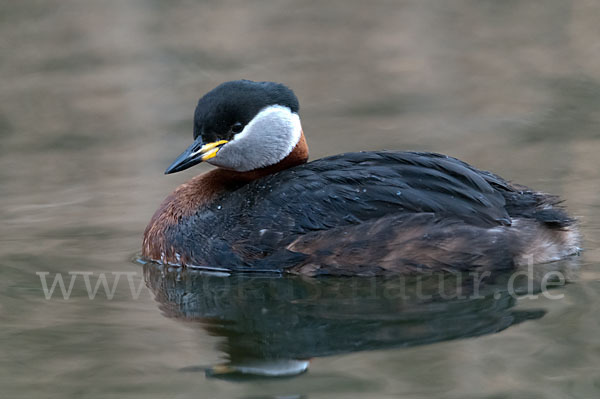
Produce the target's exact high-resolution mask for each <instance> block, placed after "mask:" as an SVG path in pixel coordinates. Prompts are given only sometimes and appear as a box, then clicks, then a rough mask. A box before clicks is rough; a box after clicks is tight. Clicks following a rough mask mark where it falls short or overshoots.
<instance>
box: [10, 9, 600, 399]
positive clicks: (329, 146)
mask: <svg viewBox="0 0 600 399" xmlns="http://www.w3.org/2000/svg"><path fill="white" fill-rule="evenodd" d="M599 37H600V4H599V3H597V2H593V1H584V0H581V1H558V0H547V1H543V2H542V1H492V0H484V1H467V0H462V1H459V0H450V1H433V0H414V1H383V0H375V1H363V0H360V1H350V0H344V1H341V0H340V1H321V2H314V1H308V0H301V1H278V2H275V1H273V2H268V1H240V0H238V1H229V0H227V1H216V0H215V1H192V0H177V1H166V0H162V1H161V0H147V1H143V0H100V1H76V0H45V1H38V0H18V1H17V0H14V1H12V0H4V1H1V2H0V56H1V62H0V143H1V144H0V215H1V219H0V221H1V223H0V397H2V398H11V399H12V398H127V399H128V398H231V397H241V398H258V397H285V398H363V397H369V398H395V397H403V398H435V397H440V398H442V397H443V398H504V397H507V398H508V397H526V398H595V397H598V394H599V393H600V322H599V320H600V317H599V314H600V271H599V269H598V268H599V267H600V251H599V250H598V248H599V244H600V215H599V213H600V157H599V155H598V153H599V152H600V40H598V38H599ZM238 78H248V79H253V80H274V81H280V82H284V83H286V84H287V85H289V86H290V87H291V88H293V89H294V90H295V91H296V94H297V95H298V97H299V99H300V102H301V117H302V121H303V127H304V131H305V133H306V136H307V138H308V141H309V145H310V148H311V157H312V158H313V159H316V158H319V157H322V156H325V155H329V154H334V153H339V152H345V151H356V150H369V149H384V148H385V149H412V150H428V151H436V152H443V153H447V154H449V155H452V156H455V157H459V158H461V159H464V160H465V161H467V162H469V163H471V164H473V165H476V166H478V167H480V168H484V169H488V170H493V171H494V172H496V173H498V174H500V175H502V176H504V177H505V178H508V179H512V180H516V181H518V182H519V183H522V184H526V185H529V186H532V187H534V188H536V189H539V190H543V191H548V192H552V193H555V194H558V195H561V196H562V197H563V198H564V199H565V200H566V202H565V204H566V205H567V206H568V209H569V210H570V212H571V213H572V214H573V215H575V216H576V217H577V218H578V219H579V223H580V226H581V230H582V233H583V237H584V240H583V248H584V251H583V253H582V254H581V256H579V257H577V258H576V259H572V260H571V262H569V265H568V268H569V270H570V272H569V276H568V280H569V284H567V285H565V286H561V287H556V288H554V289H552V290H551V291H550V293H551V294H552V295H551V297H552V298H554V299H552V298H550V297H549V296H544V295H538V297H537V298H535V299H534V298H529V297H524V296H515V295H509V294H508V292H507V291H506V289H504V288H502V287H505V286H506V282H507V280H506V279H507V276H500V277H498V279H497V280H495V281H490V282H488V283H487V284H486V285H485V286H484V287H483V288H482V290H481V293H480V295H478V298H477V299H461V298H446V297H440V296H439V295H438V296H435V295H434V296H433V297H428V298H425V299H423V295H416V294H415V292H416V291H415V290H418V289H424V290H425V291H426V290H427V289H430V288H431V287H432V286H434V285H435V284H437V283H435V284H434V283H433V282H432V281H431V279H426V281H425V282H424V284H423V286H417V285H415V282H414V281H406V280H398V279H385V280H381V279H375V280H373V279H371V280H367V279H342V280H336V279H320V280H315V279H298V278H273V277H270V276H229V277H226V276H215V275H206V274H202V273H198V272H184V273H177V272H176V271H169V270H167V269H164V268H161V267H158V266H156V265H145V266H143V265H141V264H138V263H135V262H133V261H132V259H134V258H135V256H136V254H137V253H138V252H139V250H140V241H141V235H142V232H143V229H144V227H145V225H146V223H147V221H148V220H149V218H150V216H151V215H152V213H153V212H154V210H155V209H156V207H157V206H158V204H159V203H160V201H161V200H162V198H164V197H165V196H166V195H167V194H168V193H169V192H170V191H171V190H172V189H174V188H175V187H176V186H177V185H178V184H180V183H182V182H184V181H185V180H187V179H189V178H191V177H192V176H194V174H197V173H200V172H202V171H206V170H208V167H206V166H199V167H196V168H193V169H192V170H189V171H186V172H183V173H179V174H176V175H169V176H164V175H163V171H164V169H165V168H166V166H168V164H169V163H170V162H171V161H172V160H173V159H174V158H175V157H176V156H177V155H178V154H179V153H180V152H181V151H182V150H183V149H184V148H185V147H187V145H188V144H189V143H190V142H191V135H192V132H191V126H192V115H193V109H194V106H195V102H196V101H197V99H198V97H199V96H200V95H202V94H203V93H204V92H206V91H207V90H209V89H211V88H212V87H214V86H215V85H217V84H218V83H220V82H222V81H226V80H232V79H238ZM573 264H574V266H573ZM555 266H556V267H557V268H563V267H566V266H567V265H565V264H559V265H555ZM561 270H563V269H561ZM57 276H59V277H62V278H63V281H64V284H65V287H64V289H65V291H69V288H70V285H71V284H72V290H71V291H70V293H68V292H66V293H65V296H66V297H67V298H68V299H63V293H62V291H61V287H60V286H59V285H56V286H55V289H54V291H53V292H52V293H51V294H50V293H49V291H48V290H49V289H50V288H51V286H52V283H53V282H54V281H56V280H55V278H56V277H57ZM101 278H105V279H106V282H107V287H108V288H109V290H108V291H105V289H104V287H103V286H102V285H99V286H98V291H97V292H96V294H95V296H94V292H93V291H94V289H95V288H96V284H97V282H98V281H101V282H102V280H99V279H101ZM432 278H433V277H432ZM446 278H447V279H450V280H452V279H453V277H451V276H446ZM86 279H87V280H86ZM86 281H87V282H88V285H89V287H87V286H86ZM43 282H45V283H46V284H47V287H46V288H47V290H46V293H45V292H44V286H43V284H42V283H43ZM450 283H452V281H450ZM465 284H466V283H465ZM400 286H402V287H400ZM423 287H425V288H423ZM400 288H402V289H406V290H407V293H405V294H404V295H399V294H398V293H399V292H400V291H399V289H400ZM113 289H114V291H112V290H113ZM90 295H91V296H93V299H90ZM48 298H49V299H48ZM257 359H258V360H261V359H262V360H264V359H278V361H279V362H280V363H274V362H271V363H273V364H271V365H270V366H271V369H274V370H279V371H281V370H283V369H284V365H288V366H289V365H290V364H304V363H302V362H303V361H305V360H306V359H310V365H309V369H308V371H307V372H305V373H303V374H300V375H296V376H294V377H286V378H258V377H255V378H248V377H246V378H243V377H242V376H239V375H238V376H234V375H230V374H227V371H230V370H231V369H232V367H233V365H235V364H236V362H237V363H238V364H247V363H248V362H251V361H254V362H255V364H256V361H257ZM285 361H288V363H285ZM228 362H231V364H230V365H229V368H227V367H221V366H219V365H220V364H226V363H228ZM244 362H245V363H244ZM223 373H225V374H223ZM292 374H293V373H292Z"/></svg>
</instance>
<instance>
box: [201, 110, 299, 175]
mask: <svg viewBox="0 0 600 399" xmlns="http://www.w3.org/2000/svg"><path fill="white" fill-rule="evenodd" d="M301 134H302V126H301V124H300V117H299V116H298V114H296V113H293V112H292V111H291V110H290V109H289V108H287V107H284V106H281V105H272V106H269V107H266V108H264V109H263V110H261V111H260V112H259V113H258V114H256V116H255V117H254V118H253V119H252V120H251V121H250V122H249V123H248V124H247V125H246V127H245V128H244V130H242V132H241V133H238V134H236V135H235V136H234V138H233V140H231V141H230V142H229V143H227V144H225V145H224V146H223V147H221V149H220V150H219V151H218V152H217V155H216V156H215V157H214V158H212V159H210V160H209V161H208V162H209V163H211V164H213V165H215V166H220V167H222V168H226V169H232V170H237V171H239V172H247V171H249V170H254V169H259V168H263V167H265V166H269V165H274V164H276V163H277V162H279V161H281V160H282V159H284V158H285V157H287V156H288V155H289V154H290V153H291V152H292V150H293V149H294V147H295V146H296V144H298V141H299V140H300V135H301Z"/></svg>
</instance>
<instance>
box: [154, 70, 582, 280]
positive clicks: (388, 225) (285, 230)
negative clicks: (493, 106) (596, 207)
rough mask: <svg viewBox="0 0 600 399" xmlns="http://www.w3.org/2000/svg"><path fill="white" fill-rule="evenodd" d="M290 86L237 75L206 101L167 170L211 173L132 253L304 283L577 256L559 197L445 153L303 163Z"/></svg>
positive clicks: (361, 155) (169, 208)
mask: <svg viewBox="0 0 600 399" xmlns="http://www.w3.org/2000/svg"><path fill="white" fill-rule="evenodd" d="M298 110H299V104H298V100H297V98H296V96H295V94H294V93H293V91H292V90H290V89H289V88H287V87H286V86H284V85H282V84H278V83H273V82H253V81H249V80H237V81H231V82H226V83H223V84H221V85H219V86H217V87H216V88H215V89H213V90H212V91H210V92H208V93H207V94H206V95H204V96H203V97H202V98H201V99H200V100H199V101H198V105H197V107H196V111H195V114H194V142H193V144H192V145H191V146H190V147H189V148H188V149H187V150H186V151H185V152H183V153H182V154H181V155H180V156H179V157H178V158H177V159H176V160H175V161H174V162H173V164H172V165H171V166H169V168H168V169H167V170H166V172H165V173H166V174H169V173H174V172H179V171H181V170H184V169H187V168H189V167H191V166H193V165H196V164H198V163H200V162H203V161H206V162H208V163H210V164H212V165H215V166H217V167H218V168H217V169H214V170H212V171H210V172H207V173H204V174H202V175H200V176H197V177H195V178H193V179H191V180H190V181H188V182H186V183H184V184H182V185H181V186H179V187H178V188H177V189H176V190H175V191H174V192H173V193H172V194H171V195H169V196H168V197H167V198H166V199H165V200H164V201H163V203H162V204H161V206H160V207H159V209H158V210H157V211H156V213H155V214H154V216H153V217H152V219H151V220H150V223H149V224H148V227H147V228H146V231H145V232H144V241H143V249H142V256H143V257H144V258H146V259H149V260H153V261H158V262H163V263H167V264H173V265H181V266H203V267H210V268H214V269H219V268H223V269H226V270H228V271H279V272H289V273H295V274H305V275H324V274H325V275H327V274H328V275H380V274H388V273H415V272H421V271H430V270H452V271H461V270H463V271H464V270H470V269H475V268H477V269H488V270H493V269H508V268H513V267H516V266H520V265H524V264H526V263H527V262H534V263H543V262H550V261H554V260H558V259H561V258H564V257H566V256H567V255H570V254H574V253H576V252H577V251H578V233H577V228H576V225H575V221H574V220H573V219H572V218H570V217H569V216H568V215H567V214H566V212H565V211H564V210H563V209H562V207H561V206H560V205H559V202H560V201H559V199H558V198H557V197H556V196H552V195H547V194H543V193H539V192H535V191H532V190H530V189H528V188H526V187H523V186H518V185H514V184H511V183H509V182H507V181H506V180H504V179H502V178H501V177H499V176H497V175H494V174H492V173H490V172H486V171H482V170H478V169H475V168H474V167H472V166H470V165H468V164H466V163H464V162H462V161H460V160H458V159H455V158H451V157H448V156H445V155H440V154H435V153H424V152H395V151H390V152H388V151H373V152H357V153H348V154H341V155H334V156H330V157H327V158H323V159H319V160H316V161H312V162H308V163H307V160H308V147H307V144H306V139H305V137H304V133H303V131H302V126H301V124H300V117H299V116H298Z"/></svg>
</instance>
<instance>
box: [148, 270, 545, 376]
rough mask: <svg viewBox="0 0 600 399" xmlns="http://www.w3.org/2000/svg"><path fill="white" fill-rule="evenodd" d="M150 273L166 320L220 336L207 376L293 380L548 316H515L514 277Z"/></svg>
mask: <svg viewBox="0 0 600 399" xmlns="http://www.w3.org/2000/svg"><path fill="white" fill-rule="evenodd" d="M144 275H145V280H146V284H147V285H148V286H149V287H150V289H151V290H152V291H153V292H154V294H155V296H156V300H157V301H158V302H159V303H160V308H161V310H162V311H163V313H164V314H165V315H166V316H167V317H172V318H176V319H184V320H186V322H189V321H193V322H196V321H197V323H198V327H201V328H203V329H205V330H206V331H207V332H208V333H210V334H211V335H215V336H219V337H223V339H224V340H223V342H222V343H221V344H220V347H219V349H220V350H222V351H223V352H224V353H225V354H226V355H227V358H228V363H226V364H222V365H218V366H214V367H210V368H208V369H207V375H210V376H216V377H221V378H227V377H231V378H234V377H240V375H253V376H279V377H281V376H292V375H297V374H300V373H302V372H304V371H306V370H307V368H308V364H309V363H308V359H310V358H313V357H319V356H328V355H334V354H342V353H350V352H356V351H363V350H374V349H384V348H393V347H402V346H413V345H421V344H427V343H433V342H440V341H447V340H452V339H457V338H465V337H475V336H479V335H484V334H490V333H495V332H498V331H501V330H504V329H506V328H508V327H510V326H512V325H514V324H518V323H520V322H522V321H524V320H531V319H538V318H540V317H542V316H543V315H544V311H543V310H516V309H514V306H515V304H516V301H517V299H516V295H515V294H514V292H513V291H511V289H510V286H509V284H508V283H509V282H510V274H509V273H503V274H494V275H480V274H477V275H476V274H449V273H443V274H431V275H422V276H412V277H407V276H397V277H387V278H364V277H363V278H302V277H287V276H286V277H281V276H271V275H241V274H234V275H215V274H207V273H205V272H199V271H194V270H192V269H183V270H182V269H169V268H167V267H165V266H160V265H156V264H151V263H148V264H146V265H144ZM513 280H514V279H513ZM520 280H523V279H520ZM514 281H515V282H518V281H519V279H517V280H514ZM526 284H527V283H526V282H525V281H521V282H520V283H519V287H520V288H519V287H516V289H517V290H518V289H522V288H524V286H525V285H526Z"/></svg>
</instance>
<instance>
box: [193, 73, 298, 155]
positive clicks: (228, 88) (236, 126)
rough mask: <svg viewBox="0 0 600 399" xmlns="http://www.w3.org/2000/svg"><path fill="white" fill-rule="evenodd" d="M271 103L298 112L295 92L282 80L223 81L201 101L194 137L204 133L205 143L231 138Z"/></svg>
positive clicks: (196, 115)
mask: <svg viewBox="0 0 600 399" xmlns="http://www.w3.org/2000/svg"><path fill="white" fill-rule="evenodd" d="M270 105H281V106H285V107H288V108H289V109H290V110H291V111H292V112H295V113H297V112H298V110H299V108H300V107H299V104H298V99H297V98H296V95H295V94H294V92H293V91H292V90H290V89H289V88H287V87H286V86H284V85H282V84H281V83H274V82H253V81H251V80H233V81H231V82H225V83H222V84H220V85H219V86H217V87H215V88H214V89H213V90H211V91H209V92H208V93H206V94H205V95H204V96H203V97H202V98H201V99H200V100H199V101H198V105H197V106H196V112H195V114H194V139H196V138H197V137H198V136H202V140H203V141H204V142H205V143H210V142H214V141H217V140H231V138H232V137H233V136H234V135H235V134H236V133H239V132H241V131H242V129H243V128H244V126H246V124H248V122H250V121H251V120H252V118H254V116H256V114H257V113H258V112H259V111H260V110H262V109H263V108H265V107H267V106H270Z"/></svg>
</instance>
